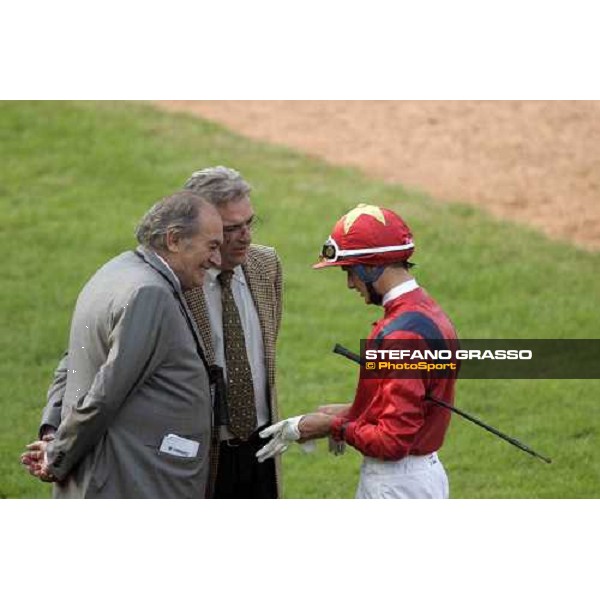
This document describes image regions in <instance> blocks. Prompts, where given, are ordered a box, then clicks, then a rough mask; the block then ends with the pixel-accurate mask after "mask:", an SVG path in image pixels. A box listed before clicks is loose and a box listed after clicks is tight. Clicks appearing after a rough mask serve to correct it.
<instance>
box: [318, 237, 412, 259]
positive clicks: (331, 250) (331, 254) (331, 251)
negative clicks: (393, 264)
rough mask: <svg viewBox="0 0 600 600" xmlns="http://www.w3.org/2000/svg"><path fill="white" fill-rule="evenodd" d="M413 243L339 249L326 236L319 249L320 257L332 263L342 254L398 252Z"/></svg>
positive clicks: (332, 240)
mask: <svg viewBox="0 0 600 600" xmlns="http://www.w3.org/2000/svg"><path fill="white" fill-rule="evenodd" d="M414 247H415V245H414V244H413V243H412V242H409V243H408V244H402V245H401V246H379V247H378V248H363V249H352V250H340V247H339V246H338V245H337V242H336V241H335V240H334V239H333V238H332V237H330V238H328V239H327V241H326V242H325V244H324V245H323V248H322V250H321V256H320V258H321V259H322V260H324V261H325V262H330V263H334V262H337V261H338V259H340V258H343V257H344V256H364V255H367V254H382V253H384V252H399V251H400V250H410V248H414Z"/></svg>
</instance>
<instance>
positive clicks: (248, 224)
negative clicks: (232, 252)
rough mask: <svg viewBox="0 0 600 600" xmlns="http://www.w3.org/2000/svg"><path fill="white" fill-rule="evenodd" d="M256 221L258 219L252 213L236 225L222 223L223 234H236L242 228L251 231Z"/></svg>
mask: <svg viewBox="0 0 600 600" xmlns="http://www.w3.org/2000/svg"><path fill="white" fill-rule="evenodd" d="M257 221H258V219H257V218H256V215H252V216H251V217H250V218H249V219H248V220H247V221H244V222H243V223H238V224H237V225H224V226H223V233H224V234H225V235H238V234H239V233H241V232H242V231H243V230H244V229H247V230H248V231H250V232H252V231H253V230H254V229H255V228H256V225H257Z"/></svg>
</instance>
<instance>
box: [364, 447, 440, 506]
mask: <svg viewBox="0 0 600 600" xmlns="http://www.w3.org/2000/svg"><path fill="white" fill-rule="evenodd" d="M449 495H450V490H449V486H448V477H447V475H446V471H445V470H444V467H443V465H442V463H441V462H440V459H439V458H438V455H437V453H436V452H434V453H433V454H426V455H424V456H407V457H406V458H402V459H400V460H379V459H376V458H370V457H368V456H365V458H364V461H363V464H362V466H361V468H360V479H359V481H358V489H357V490H356V498H360V499H364V498H438V499H446V498H448V497H449Z"/></svg>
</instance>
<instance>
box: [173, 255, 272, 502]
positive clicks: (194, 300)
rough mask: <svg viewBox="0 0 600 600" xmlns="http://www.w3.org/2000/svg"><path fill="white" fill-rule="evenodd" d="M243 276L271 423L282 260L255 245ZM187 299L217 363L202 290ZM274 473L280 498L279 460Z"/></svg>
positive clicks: (214, 462) (214, 449) (214, 458)
mask: <svg viewBox="0 0 600 600" xmlns="http://www.w3.org/2000/svg"><path fill="white" fill-rule="evenodd" d="M242 268H243V271H244V276H245V277H246V281H247V282H248V287H249V288H250V293H251V295H252V298H253V299H254V304H255V306H256V312H257V313H258V320H259V321H260V328H261V330H262V335H263V344H264V349H265V369H266V373H267V382H268V390H267V391H268V398H269V406H270V409H271V422H272V423H275V422H276V421H277V420H278V419H279V411H278V408H277V391H276V386H275V346H276V342H277V335H278V333H279V326H280V324H281V311H282V291H283V283H282V274H281V263H280V261H279V257H278V256H277V253H276V252H275V250H274V249H273V248H268V247H267V246H258V245H256V244H252V245H251V246H250V248H249V250H248V257H247V260H246V263H245V264H244V265H243V267H242ZM184 295H185V299H186V301H187V303H188V305H189V307H190V310H191V312H192V314H193V316H194V319H195V320H196V323H197V324H198V329H199V330H200V334H201V336H202V342H203V344H204V350H205V353H206V358H207V360H208V362H209V364H213V363H214V362H215V356H214V349H213V347H212V339H211V332H210V321H209V318H208V311H207V308H206V302H205V299H204V292H203V290H202V288H194V289H192V290H188V291H187V292H185V294H184ZM218 449H219V441H218V435H216V431H215V435H213V442H212V445H211V471H210V477H209V485H208V488H207V497H208V498H210V497H211V496H212V492H213V489H214V482H215V478H216V474H217V466H218V461H219V452H218ZM275 472H276V479H277V491H278V496H279V497H281V494H282V490H281V461H280V460H279V459H277V460H276V464H275Z"/></svg>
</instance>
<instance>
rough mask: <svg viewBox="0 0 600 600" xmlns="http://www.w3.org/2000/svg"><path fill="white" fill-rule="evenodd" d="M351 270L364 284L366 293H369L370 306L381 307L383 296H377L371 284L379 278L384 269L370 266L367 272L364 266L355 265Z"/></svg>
mask: <svg viewBox="0 0 600 600" xmlns="http://www.w3.org/2000/svg"><path fill="white" fill-rule="evenodd" d="M352 270H353V271H354V272H355V273H356V275H357V277H358V278H359V279H360V280H361V281H362V282H363V283H364V284H365V286H366V288H367V292H368V293H369V300H370V301H371V303H372V304H376V305H377V306H381V303H382V302H383V296H382V295H381V294H379V293H378V292H377V291H376V290H375V288H374V287H373V284H374V283H375V282H376V281H377V280H378V279H379V278H380V277H381V275H382V273H383V271H384V270H385V267H376V266H372V267H370V268H369V270H367V266H366V265H356V266H354V267H352Z"/></svg>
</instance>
